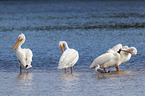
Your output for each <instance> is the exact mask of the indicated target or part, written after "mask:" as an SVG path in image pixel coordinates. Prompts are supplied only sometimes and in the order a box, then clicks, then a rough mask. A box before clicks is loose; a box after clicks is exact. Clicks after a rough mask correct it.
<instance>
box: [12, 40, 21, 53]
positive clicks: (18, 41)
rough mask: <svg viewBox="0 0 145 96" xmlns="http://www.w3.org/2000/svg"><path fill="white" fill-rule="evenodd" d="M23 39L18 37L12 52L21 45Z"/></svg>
mask: <svg viewBox="0 0 145 96" xmlns="http://www.w3.org/2000/svg"><path fill="white" fill-rule="evenodd" d="M21 41H22V39H20V38H18V40H17V42H16V44H15V45H14V46H13V49H12V51H11V53H12V52H13V51H14V50H15V49H16V48H17V46H18V45H19V43H20V42H21Z"/></svg>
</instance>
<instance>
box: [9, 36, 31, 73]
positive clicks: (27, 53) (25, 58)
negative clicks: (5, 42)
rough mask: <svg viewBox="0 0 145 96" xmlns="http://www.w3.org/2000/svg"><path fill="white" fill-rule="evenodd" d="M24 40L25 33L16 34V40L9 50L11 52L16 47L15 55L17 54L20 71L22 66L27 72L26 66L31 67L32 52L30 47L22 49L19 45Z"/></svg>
mask: <svg viewBox="0 0 145 96" xmlns="http://www.w3.org/2000/svg"><path fill="white" fill-rule="evenodd" d="M24 42H25V35H24V34H22V33H21V34H20V35H19V36H18V40H17V42H16V44H15V45H14V46H13V49H12V51H11V53H12V52H13V51H14V50H15V48H17V49H16V56H17V60H18V63H19V65H20V73H21V72H22V67H24V68H27V72H28V68H30V67H32V65H31V62H32V57H33V53H32V51H31V50H30V49H22V48H21V45H22V44H23V43H24Z"/></svg>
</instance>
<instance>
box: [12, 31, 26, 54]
mask: <svg viewBox="0 0 145 96" xmlns="http://www.w3.org/2000/svg"><path fill="white" fill-rule="evenodd" d="M24 42H25V35H24V34H23V33H21V34H20V35H19V36H18V40H17V42H16V44H15V45H14V46H13V49H12V51H11V53H12V52H13V51H14V50H15V49H16V48H17V46H18V45H22V44H23V43H24Z"/></svg>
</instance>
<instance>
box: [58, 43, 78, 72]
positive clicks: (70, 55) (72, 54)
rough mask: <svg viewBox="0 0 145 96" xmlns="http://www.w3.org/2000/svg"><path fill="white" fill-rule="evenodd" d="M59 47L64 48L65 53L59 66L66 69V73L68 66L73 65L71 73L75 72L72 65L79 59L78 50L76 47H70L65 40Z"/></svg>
mask: <svg viewBox="0 0 145 96" xmlns="http://www.w3.org/2000/svg"><path fill="white" fill-rule="evenodd" d="M59 47H60V48H61V49H62V52H63V54H62V55H61V57H60V59H59V64H58V67H57V68H58V69H65V73H66V68H69V67H71V74H72V72H73V69H72V67H73V66H74V64H76V62H77V61H78V59H79V54H78V51H76V50H75V49H70V48H69V47H68V45H67V43H66V42H65V41H60V42H59ZM64 47H65V51H64Z"/></svg>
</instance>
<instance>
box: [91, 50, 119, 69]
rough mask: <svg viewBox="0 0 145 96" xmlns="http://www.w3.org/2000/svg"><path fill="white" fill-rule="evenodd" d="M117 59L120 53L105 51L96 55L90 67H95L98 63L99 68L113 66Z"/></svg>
mask: <svg viewBox="0 0 145 96" xmlns="http://www.w3.org/2000/svg"><path fill="white" fill-rule="evenodd" d="M119 59H120V55H119V54H118V53H105V54H102V55H101V56H99V57H97V58H96V59H95V60H94V61H93V63H92V64H91V66H90V68H95V67H96V66H98V65H100V68H106V67H109V66H114V65H115V64H117V63H118V62H119Z"/></svg>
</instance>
